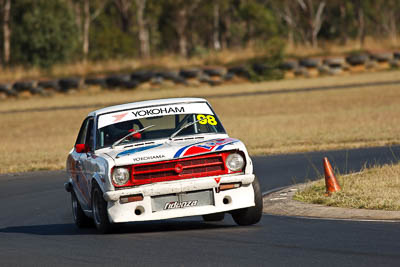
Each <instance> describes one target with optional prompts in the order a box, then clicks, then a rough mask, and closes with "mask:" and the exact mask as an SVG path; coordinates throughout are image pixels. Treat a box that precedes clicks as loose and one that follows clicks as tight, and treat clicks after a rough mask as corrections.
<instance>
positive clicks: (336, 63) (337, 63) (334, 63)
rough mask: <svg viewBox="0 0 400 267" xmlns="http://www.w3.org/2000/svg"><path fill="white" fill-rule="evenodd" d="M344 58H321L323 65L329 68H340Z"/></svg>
mask: <svg viewBox="0 0 400 267" xmlns="http://www.w3.org/2000/svg"><path fill="white" fill-rule="evenodd" d="M345 61H346V60H345V59H344V58H341V57H336V58H326V59H324V60H323V63H324V65H327V66H329V67H331V68H342V67H343V66H344V64H345Z"/></svg>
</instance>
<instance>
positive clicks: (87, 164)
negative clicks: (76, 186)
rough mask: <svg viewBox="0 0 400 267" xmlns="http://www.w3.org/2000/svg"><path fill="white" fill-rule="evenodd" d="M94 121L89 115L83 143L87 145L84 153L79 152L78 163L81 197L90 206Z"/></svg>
mask: <svg viewBox="0 0 400 267" xmlns="http://www.w3.org/2000/svg"><path fill="white" fill-rule="evenodd" d="M93 127H94V122H93V118H92V117H89V118H88V120H87V127H86V132H85V137H84V140H82V141H83V144H85V146H86V147H87V150H86V151H85V152H84V153H81V154H80V157H79V161H78V165H79V168H80V170H81V173H82V179H81V180H80V186H81V189H82V194H83V197H84V198H85V200H86V204H87V207H90V191H91V188H92V187H91V179H92V177H93V163H92V161H93V150H94V129H93Z"/></svg>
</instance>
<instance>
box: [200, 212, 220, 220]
mask: <svg viewBox="0 0 400 267" xmlns="http://www.w3.org/2000/svg"><path fill="white" fill-rule="evenodd" d="M224 218H225V212H218V213H213V214H206V215H203V220H204V221H205V222H219V221H222V220H223V219H224Z"/></svg>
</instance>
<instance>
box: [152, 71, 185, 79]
mask: <svg viewBox="0 0 400 267" xmlns="http://www.w3.org/2000/svg"><path fill="white" fill-rule="evenodd" d="M155 77H161V78H163V79H165V80H170V81H173V80H175V79H178V78H179V77H180V76H179V74H178V73H177V72H173V71H159V72H156V73H155Z"/></svg>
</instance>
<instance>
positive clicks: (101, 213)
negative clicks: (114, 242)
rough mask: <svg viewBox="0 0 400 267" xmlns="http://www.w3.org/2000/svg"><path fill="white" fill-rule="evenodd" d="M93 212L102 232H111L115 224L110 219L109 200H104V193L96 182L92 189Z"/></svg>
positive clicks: (97, 226) (98, 228)
mask: <svg viewBox="0 0 400 267" xmlns="http://www.w3.org/2000/svg"><path fill="white" fill-rule="evenodd" d="M92 212H93V221H94V224H95V225H96V228H97V230H99V231H100V232H101V233H102V234H107V233H110V232H111V231H112V230H113V224H112V223H111V222H110V220H109V219H108V212H107V202H106V201H105V200H104V198H103V193H102V191H101V189H100V187H99V186H98V185H97V184H95V186H94V188H93V191H92Z"/></svg>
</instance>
